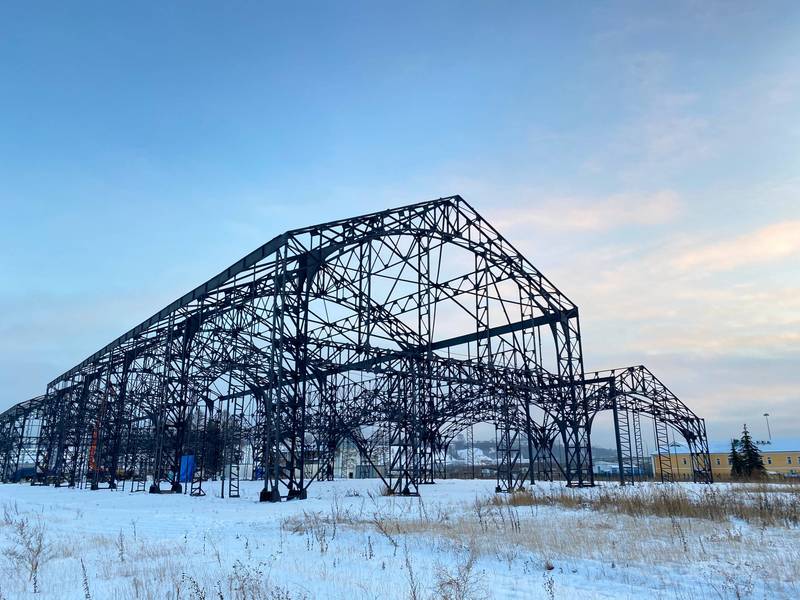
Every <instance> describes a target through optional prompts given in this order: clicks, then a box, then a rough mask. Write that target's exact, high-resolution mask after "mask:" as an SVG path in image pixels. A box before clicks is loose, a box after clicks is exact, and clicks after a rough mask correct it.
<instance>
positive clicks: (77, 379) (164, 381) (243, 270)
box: [0, 196, 710, 502]
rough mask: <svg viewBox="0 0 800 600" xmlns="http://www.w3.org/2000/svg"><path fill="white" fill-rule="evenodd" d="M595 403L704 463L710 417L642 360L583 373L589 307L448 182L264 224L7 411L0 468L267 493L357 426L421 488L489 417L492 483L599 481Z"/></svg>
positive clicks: (329, 457) (290, 483)
mask: <svg viewBox="0 0 800 600" xmlns="http://www.w3.org/2000/svg"><path fill="white" fill-rule="evenodd" d="M600 410H613V411H614V412H615V414H617V415H619V414H622V413H624V414H625V415H626V416H628V415H636V417H637V418H638V415H639V413H640V412H642V413H646V414H648V415H650V416H651V417H653V419H654V421H655V422H656V423H657V424H660V425H657V427H662V429H663V430H664V431H667V427H671V428H674V429H676V430H677V431H678V432H679V433H680V434H682V435H683V436H684V437H685V438H686V440H687V442H688V443H689V446H690V448H691V449H692V452H693V456H697V457H698V458H697V459H696V461H695V462H694V463H693V464H694V465H695V472H696V475H697V478H698V480H709V481H710V466H709V465H708V460H707V459H708V448H707V442H706V439H705V428H704V425H702V420H700V419H697V417H695V416H694V415H693V413H691V411H689V410H688V409H687V408H686V407H685V406H684V405H683V404H681V403H680V401H678V400H677V398H675V397H674V396H673V395H672V394H671V392H669V390H667V389H666V388H665V387H664V386H663V385H661V384H660V382H658V380H656V379H655V378H654V377H653V376H652V375H651V374H649V372H648V371H646V369H644V368H643V367H639V368H636V369H633V370H630V369H629V370H624V371H619V372H618V371H611V372H608V373H594V374H590V375H587V374H585V373H584V363H583V353H582V346H581V334H580V324H579V317H578V308H577V306H576V305H575V304H574V303H572V302H571V301H570V300H569V299H568V298H567V297H566V296H565V295H564V294H563V293H562V292H561V291H560V290H559V289H558V288H557V287H556V286H555V285H554V284H553V283H552V282H550V281H549V280H548V279H547V278H546V277H545V276H544V275H543V274H542V273H541V272H539V271H538V270H537V269H536V268H535V267H534V266H533V265H532V264H531V263H530V262H529V261H528V260H526V259H525V258H524V257H523V256H522V255H521V254H520V253H519V252H518V251H517V250H515V249H514V248H513V246H511V244H509V243H508V241H507V240H505V238H503V236H501V235H500V234H499V233H498V232H497V230H495V229H494V228H493V227H492V226H491V225H490V224H489V223H488V222H486V221H485V220H484V219H483V218H482V217H481V216H480V215H479V214H478V213H477V212H476V211H475V210H474V209H473V208H472V207H471V206H470V205H469V204H468V203H467V202H465V201H464V200H463V199H462V198H461V197H460V196H452V197H448V198H439V199H437V200H432V201H429V202H423V203H419V204H414V205H410V206H404V207H401V208H397V209H391V210H385V211H381V212H376V213H372V214H367V215H363V216H360V217H354V218H350V219H343V220H339V221H333V222H330V223H325V224H322V225H316V226H312V227H305V228H301V229H296V230H293V231H289V232H287V233H284V234H282V235H280V236H278V237H276V238H274V239H273V240H271V241H270V242H268V243H266V244H264V245H263V246H261V247H260V248H258V249H256V250H255V251H254V252H252V253H250V254H248V255H247V256H245V257H244V258H243V259H241V260H240V261H238V262H236V263H235V264H234V265H232V266H231V267H229V268H228V269H226V270H225V271H223V272H222V273H220V274H219V275H217V276H216V277H213V278H212V279H210V280H209V281H207V282H206V283H204V284H203V285H201V286H198V287H197V288H195V289H194V290H192V291H191V292H189V293H188V294H186V295H184V296H183V297H181V298H179V299H178V300H176V301H175V302H173V303H171V304H170V305H169V306H167V307H165V308H164V309H162V310H161V311H159V312H157V313H156V314H154V315H153V316H152V317H150V318H149V319H147V320H145V321H144V322H143V323H141V324H140V325H138V326H136V327H134V328H133V329H131V330H130V331H128V332H127V333H125V334H124V335H122V336H120V337H119V338H117V339H116V340H114V341H113V342H111V343H110V344H108V345H106V346H105V347H104V348H102V349H101V350H99V351H97V352H95V353H94V354H92V355H91V356H89V357H88V358H87V359H85V360H84V361H82V362H81V363H79V364H78V365H76V366H75V367H73V368H71V369H69V370H68V371H67V372H65V373H63V374H62V375H60V376H59V377H57V378H56V379H54V380H53V381H52V382H50V384H49V385H48V386H47V391H46V393H45V394H44V395H43V396H40V397H38V398H35V399H33V400H29V401H27V402H23V403H20V404H19V405H17V406H15V407H13V408H12V409H9V410H7V411H6V412H5V413H3V414H2V415H0V443H2V445H1V446H0V452H2V454H1V455H0V458H2V460H3V462H2V476H3V480H4V481H8V480H12V479H13V478H14V476H15V474H16V473H17V472H18V471H19V465H20V464H21V458H20V457H22V456H23V455H24V456H30V457H33V459H32V462H33V463H35V467H34V476H33V483H34V484H53V485H69V486H83V485H87V486H88V487H90V488H92V489H100V488H101V487H108V488H112V489H114V488H116V487H117V485H118V483H119V482H120V481H122V482H123V486H124V484H125V482H126V481H131V490H134V491H135V490H142V489H144V487H145V482H146V481H149V482H150V487H149V491H150V492H152V493H162V492H172V493H181V492H183V493H191V494H193V495H197V496H201V495H204V494H205V491H204V489H203V486H204V485H206V486H207V485H209V484H208V481H209V480H213V479H216V478H219V479H222V481H223V483H222V485H223V490H225V489H227V493H228V495H230V496H234V497H235V496H238V490H239V485H238V483H239V478H240V476H243V477H249V478H252V479H259V480H261V481H263V489H262V492H261V500H264V501H273V502H275V501H280V500H287V499H288V500H291V499H302V498H305V497H306V493H307V492H306V490H307V488H308V486H309V485H310V484H311V483H312V482H313V481H315V480H320V479H322V480H324V479H329V478H331V477H332V474H333V469H332V465H333V458H334V454H335V452H336V449H337V447H338V446H339V445H340V444H341V443H342V442H343V441H344V440H349V441H350V442H352V443H353V444H354V445H355V447H356V448H358V450H359V452H360V453H361V455H362V458H363V460H364V461H365V462H367V463H368V464H371V465H372V467H373V468H374V470H375V472H376V473H377V474H378V475H379V476H380V477H381V478H383V479H384V481H385V482H386V485H387V487H388V488H389V490H390V491H391V492H392V493H395V494H403V495H416V494H418V493H419V486H420V485H422V484H429V483H433V482H434V481H435V479H437V478H439V477H441V476H443V475H444V473H443V471H444V464H445V462H446V460H445V456H446V453H447V449H448V447H449V445H450V443H451V442H452V440H453V439H454V438H455V436H456V435H458V433H459V432H461V431H464V430H466V429H469V430H471V427H472V426H473V425H474V424H475V423H481V422H487V423H492V424H494V425H495V426H496V428H497V449H498V469H497V473H498V475H497V490H498V491H499V492H504V491H513V490H514V489H516V488H518V487H520V486H521V485H522V484H523V483H524V482H525V481H526V480H527V479H528V478H530V480H531V481H533V480H534V477H535V476H538V477H542V476H545V477H551V476H552V474H553V473H554V472H555V470H556V469H557V471H558V473H560V474H561V475H563V477H564V478H565V480H566V482H567V484H568V485H571V486H587V485H593V483H594V476H593V469H592V455H591V443H590V437H591V427H592V421H593V419H594V416H595V415H596V414H597V412H598V411H600ZM534 413H535V414H534ZM617 422H618V427H617V430H618V431H622V430H624V432H625V435H624V436H623V437H625V439H626V440H627V439H628V438H629V431H630V427H628V428H627V429H625V427H620V426H619V419H617ZM625 423H626V424H627V423H628V421H625ZM32 424H33V425H32ZM700 425H702V427H700ZM26 432H27V433H26ZM634 437H635V436H634ZM662 437H663V436H662ZM556 438H559V439H560V441H561V443H562V445H563V448H564V456H563V458H562V459H561V460H556V459H555V457H554V454H553V443H554V440H555V439H556ZM664 439H665V440H667V446H666V452H668V451H669V449H668V436H667V437H664ZM640 445H641V444H640ZM523 446H527V451H528V455H529V457H532V458H533V459H532V460H529V461H528V465H529V466H528V468H527V470H525V472H522V471H523V463H522V461H521V460H520V457H521V451H522V448H523ZM634 447H635V443H634ZM630 448H631V446H630V444H628V445H627V446H625V448H624V452H623V451H622V450H621V456H622V455H624V458H625V459H626V460H628V462H629V463H630V462H631V460H632V458H631V457H632V451H631V449H630ZM660 450H661V446H660V445H659V456H662V455H661V453H660ZM187 457H191V459H188V458H187ZM22 462H24V461H22ZM622 462H623V461H622V459H621V461H620V463H621V465H622ZM543 465H544V467H543ZM707 467H708V468H707ZM665 468H666V467H665V466H664V465H663V464H662V473H664V472H665V471H664V469H665ZM243 469H244V470H243ZM621 471H622V469H621ZM628 471H629V472H630V469H629V470H628ZM706 473H707V476H706ZM623 477H624V475H623ZM226 481H227V484H226V483H225V482H226ZM226 485H227V488H226V487H225V486H226Z"/></svg>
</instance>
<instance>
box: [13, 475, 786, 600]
mask: <svg viewBox="0 0 800 600" xmlns="http://www.w3.org/2000/svg"><path fill="white" fill-rule="evenodd" d="M217 485H218V484H217ZM549 485H551V484H538V486H537V490H539V489H542V488H544V489H545V490H546V489H547V488H548V486H549ZM552 485H553V486H557V485H560V484H552ZM214 487H217V486H215V485H213V484H211V485H209V486H208V488H209V489H211V488H214ZM259 487H260V485H259V484H258V483H243V484H242V496H243V497H242V498H240V499H224V500H223V499H221V498H218V497H213V496H211V495H210V496H206V497H204V498H192V497H189V496H186V495H161V496H152V495H147V494H131V493H128V492H120V491H117V492H111V491H108V490H100V491H95V492H91V491H88V490H70V489H64V488H61V489H54V488H49V487H47V488H45V487H31V486H28V485H11V484H9V485H0V507H2V510H3V519H2V521H0V545H2V548H3V550H4V556H2V557H0V561H2V569H3V571H2V578H0V598H4V599H14V598H43V599H44V598H49V599H55V598H57V599H65V600H66V599H70V598H79V599H85V598H93V599H95V600H106V599H115V598H120V599H122V598H125V599H128V598H159V599H162V598H184V599H188V598H208V599H209V600H210V599H212V598H213V599H220V598H224V599H226V600H227V599H235V598H247V599H256V598H275V599H282V600H287V599H296V598H342V599H345V598H346V599H360V598H364V599H366V598H382V599H383V598H390V599H391V598H403V599H405V598H416V599H423V598H424V599H428V598H448V597H450V598H526V599H529V598H534V599H535V598H550V599H552V598H563V599H571V598H597V599H600V598H615V599H617V598H664V599H667V598H679V599H689V598H723V599H724V598H749V597H752V598H759V599H760V598H800V584H798V580H797V576H796V573H797V572H798V569H797V565H798V564H800V531H798V529H797V528H792V527H781V528H778V527H758V526H754V525H748V524H746V523H743V522H725V523H720V522H713V521H705V520H699V519H682V520H676V519H669V518H658V517H629V516H624V515H616V514H609V513H607V512H602V511H591V510H587V509H565V508H561V507H556V506H545V507H543V506H520V507H509V506H505V505H500V506H498V505H496V504H493V503H492V502H491V498H492V496H494V494H493V487H494V482H492V481H453V480H450V481H441V482H439V483H437V484H435V485H430V486H424V487H423V488H422V497H421V498H391V497H384V496H381V495H380V494H379V493H378V489H379V484H378V482H377V481H376V480H349V481H335V482H325V483H315V484H313V485H312V486H311V487H310V488H309V499H308V500H304V501H295V502H289V503H282V504H260V503H258V502H257V497H258V490H259ZM654 487H655V486H647V485H645V486H638V487H637V488H636V489H635V490H633V491H629V492H626V493H649V490H651V489H654ZM688 487H689V489H690V490H691V489H692V488H691V486H688ZM578 493H585V494H590V493H592V492H591V491H580V492H578ZM24 521H26V522H27V525H24V526H22V528H23V529H24V530H25V531H26V532H27V533H22V534H20V523H21V522H24ZM39 523H41V525H42V526H43V528H44V529H43V535H44V542H45V543H46V544H47V545H48V546H49V554H50V556H49V557H45V558H46V560H44V562H43V564H42V565H41V567H40V568H39V573H38V577H37V579H38V586H39V588H40V593H39V594H37V595H34V594H33V593H32V588H33V583H32V582H31V581H29V574H28V570H27V568H26V566H25V564H24V560H23V559H22V558H20V556H24V555H25V553H26V552H28V551H27V550H25V549H24V548H23V546H24V543H23V542H22V539H23V537H24V536H25V535H27V536H28V538H30V537H31V532H34V531H35V530H36V527H37V526H38V524H39ZM26 528H27V529H26ZM21 535H22V536H23V537H21ZM14 550H16V552H17V556H16V558H15V557H13V556H10V555H9V552H12V553H13V551H14Z"/></svg>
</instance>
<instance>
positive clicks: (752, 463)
mask: <svg viewBox="0 0 800 600" xmlns="http://www.w3.org/2000/svg"><path fill="white" fill-rule="evenodd" d="M739 444H740V446H741V448H742V471H743V472H744V474H745V475H747V476H748V477H763V476H764V474H765V470H764V461H763V460H762V458H761V452H760V451H759V449H758V446H756V445H755V443H754V442H753V439H752V438H751V437H750V432H749V431H747V425H746V424H745V426H744V430H743V431H742V439H741V441H740V442H739Z"/></svg>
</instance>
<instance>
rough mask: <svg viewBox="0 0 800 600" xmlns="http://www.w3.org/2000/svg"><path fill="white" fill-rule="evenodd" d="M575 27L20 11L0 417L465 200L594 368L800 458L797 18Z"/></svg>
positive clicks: (8, 146)
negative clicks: (116, 341) (280, 256)
mask: <svg viewBox="0 0 800 600" xmlns="http://www.w3.org/2000/svg"><path fill="white" fill-rule="evenodd" d="M562 4H563V3H552V4H534V3H513V2H511V3H503V4H502V5H500V4H498V3H491V2H478V3H472V2H468V3H455V2H452V3H451V2H434V3H419V4H416V5H410V3H405V4H404V5H402V6H401V5H393V4H390V3H384V2H377V3H376V2H369V3H368V2H364V3H307V4H305V6H304V7H303V8H302V9H299V8H298V9H289V8H287V7H282V6H277V5H272V6H268V5H266V4H265V3H237V4H234V5H226V6H223V5H219V4H212V3H202V2H192V3H170V4H169V6H154V7H143V6H136V7H134V6H133V5H130V6H108V5H107V3H99V2H98V3H80V4H72V3H70V4H68V5H67V4H63V3H52V4H49V3H36V5H35V6H32V5H30V4H29V3H17V4H15V5H12V4H10V3H4V4H3V5H2V6H0V209H2V219H0V281H1V282H2V284H1V285H0V340H2V341H0V390H2V391H1V392H0V408H4V407H6V406H8V405H11V404H13V403H14V402H17V401H19V400H22V399H24V398H26V397H30V396H33V395H36V394H38V393H41V392H42V391H43V390H44V386H45V384H46V382H47V381H49V380H50V379H51V378H52V377H54V376H55V375H57V374H58V373H60V372H62V371H63V370H65V369H66V368H68V367H70V366H71V365H73V364H75V363H76V362H78V361H79V360H81V359H82V358H84V357H85V356H87V355H88V354H90V353H91V352H92V351H94V350H96V349H97V348H99V347H100V346H101V345H103V344H104V343H106V342H108V341H110V340H111V339H112V338H114V337H116V335H118V334H120V333H122V332H123V331H125V330H127V329H128V328H129V327H130V326H132V325H134V324H136V323H138V322H139V321H141V320H142V319H143V318H145V317H147V316H149V315H150V314H152V313H153V312H154V311H155V310H156V309H158V308H160V307H161V306H163V305H165V304H167V303H168V302H169V301H171V300H173V299H174V298H175V297H177V296H178V295H180V294H182V293H183V292H185V291H187V290H188V289H190V288H192V287H193V286H194V285H196V284H198V283H200V282H202V281H204V280H205V279H207V278H208V277H209V276H210V275H212V274H214V273H216V272H218V271H220V270H221V269H223V268H225V267H226V266H227V265H228V264H230V263H232V262H233V261H235V260H236V259H237V258H239V257H240V256H242V255H243V254H245V253H246V252H248V251H249V250H251V249H253V248H254V247H256V246H257V245H259V244H260V243H262V242H264V241H265V240H267V239H269V238H271V237H273V236H274V235H275V234H277V233H280V232H281V231H284V230H286V229H289V228H293V227H298V226H302V225H306V224H309V223H311V222H320V221H324V220H328V219H332V218H340V217H346V216H350V215H353V214H358V213H361V212H365V211H371V210H376V209H381V208H387V207H390V206H397V205H401V204H404V203H407V202H414V201H419V200H424V199H428V198H434V197H438V196H442V195H450V194H454V193H459V194H461V195H462V196H464V197H465V198H466V199H467V200H468V201H469V202H471V203H472V204H473V205H474V206H475V207H476V208H477V210H478V211H479V212H481V213H482V214H484V216H486V217H487V218H488V219H490V220H491V221H492V222H494V223H495V224H496V225H497V226H498V228H499V229H500V230H501V231H502V232H503V233H505V234H506V235H507V237H508V238H509V239H510V240H511V241H512V242H513V243H515V244H516V245H517V246H518V247H519V248H520V249H521V250H522V251H523V252H524V253H525V254H526V255H528V256H529V257H530V258H531V260H532V262H533V263H534V264H536V265H537V266H538V267H539V268H540V269H542V270H543V271H544V272H545V273H546V274H548V276H550V278H551V279H552V280H554V281H555V282H556V283H557V284H558V285H559V287H561V288H562V289H563V290H564V291H565V292H566V293H567V294H568V295H569V296H570V297H572V298H573V299H574V300H575V301H576V302H577V303H578V304H579V306H580V307H581V316H582V328H583V336H584V349H585V354H586V366H587V368H590V369H596V368H606V367H613V366H622V365H627V364H638V363H646V364H647V365H648V366H649V367H650V368H651V369H652V370H653V371H654V372H655V373H656V374H657V375H659V376H660V377H662V379H663V380H664V381H665V382H666V383H667V384H668V385H669V386H670V387H671V388H672V389H673V390H674V391H675V392H676V393H677V394H678V395H679V396H680V397H682V398H683V399H684V400H685V401H686V402H687V403H688V404H690V405H691V406H692V407H693V408H695V409H696V410H697V412H699V413H701V414H703V415H705V416H707V418H708V421H709V428H710V435H711V437H712V438H713V437H716V438H726V437H729V436H730V435H731V434H732V433H734V432H735V431H737V430H740V429H741V423H743V422H745V421H747V422H749V423H751V424H752V425H753V427H754V428H755V429H756V434H757V435H758V433H759V432H758V430H757V428H758V427H760V426H761V424H762V423H763V418H762V417H761V414H762V413H763V412H765V411H769V412H770V413H771V414H772V415H773V417H772V424H773V434H775V435H783V436H792V435H794V436H796V434H797V431H798V429H800V414H798V410H797V407H798V405H800V391H798V390H800V386H799V385H798V384H800V4H797V3H795V2H771V3H768V4H764V3H756V2H753V3H735V2H733V3H732V2H685V3H681V2H676V3H661V4H659V5H658V6H654V5H653V3H602V4H601V3H596V4H595V3H574V4H567V5H562ZM764 433H765V432H764Z"/></svg>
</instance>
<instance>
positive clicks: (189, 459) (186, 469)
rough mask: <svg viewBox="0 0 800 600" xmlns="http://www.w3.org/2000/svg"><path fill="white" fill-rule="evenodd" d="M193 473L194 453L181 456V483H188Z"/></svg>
mask: <svg viewBox="0 0 800 600" xmlns="http://www.w3.org/2000/svg"><path fill="white" fill-rule="evenodd" d="M192 475H194V454H184V455H183V456H181V477H180V481H181V483H189V482H190V481H191V480H192Z"/></svg>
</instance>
